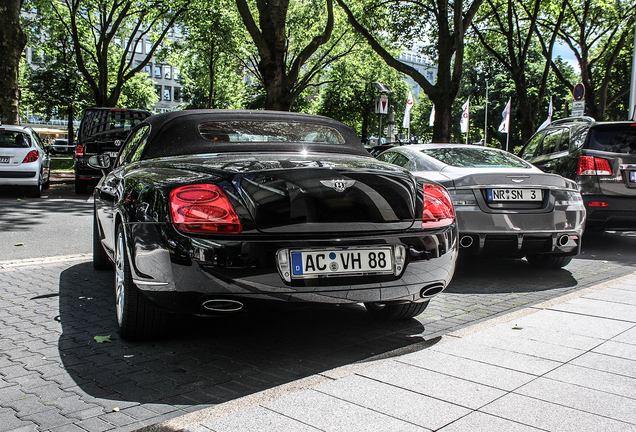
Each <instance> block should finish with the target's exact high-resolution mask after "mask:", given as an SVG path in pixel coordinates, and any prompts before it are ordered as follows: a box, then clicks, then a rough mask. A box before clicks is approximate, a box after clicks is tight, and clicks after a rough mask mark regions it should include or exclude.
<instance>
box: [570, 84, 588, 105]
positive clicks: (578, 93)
mask: <svg viewBox="0 0 636 432" xmlns="http://www.w3.org/2000/svg"><path fill="white" fill-rule="evenodd" d="M572 94H573V95H574V100H576V101H580V100H583V97H584V96H585V86H584V85H583V84H581V83H578V84H577V85H575V86H574V91H573V92H572Z"/></svg>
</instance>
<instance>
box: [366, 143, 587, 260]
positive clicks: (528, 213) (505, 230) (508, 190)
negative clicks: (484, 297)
mask: <svg viewBox="0 0 636 432" xmlns="http://www.w3.org/2000/svg"><path fill="white" fill-rule="evenodd" d="M378 159H379V160H382V161H385V162H390V163H393V164H396V165H399V166H402V167H404V168H406V169H408V170H409V171H411V173H412V174H414V175H415V176H419V177H424V178H428V179H431V180H435V181H437V182H439V183H440V184H442V185H443V186H445V187H446V188H447V189H448V191H449V192H450V195H451V197H452V200H453V204H454V206H455V212H456V215H457V226H458V228H459V238H460V240H459V244H460V251H461V252H460V253H461V254H478V253H479V254H488V255H503V256H510V257H519V258H520V257H526V259H527V260H528V261H529V262H530V263H531V264H535V265H537V266H540V267H548V268H558V267H563V266H565V265H567V264H568V263H569V262H570V261H571V260H572V257H573V256H574V255H577V254H578V253H579V252H580V250H581V236H582V234H583V227H584V224H585V208H584V207H583V201H582V199H581V195H580V194H579V192H578V190H577V186H576V184H575V183H574V182H573V181H572V180H568V179H566V178H564V177H561V176H558V175H555V174H546V173H543V172H541V171H540V170H539V169H537V168H536V167H533V166H532V165H530V164H529V163H527V162H525V161H523V160H521V159H519V158H518V157H516V156H514V155H512V154H510V153H508V152H504V151H501V150H498V149H494V148H489V147H481V146H475V145H462V144H413V145H407V146H402V147H395V148H393V149H390V150H387V151H385V152H384V153H382V154H380V155H379V156H378Z"/></svg>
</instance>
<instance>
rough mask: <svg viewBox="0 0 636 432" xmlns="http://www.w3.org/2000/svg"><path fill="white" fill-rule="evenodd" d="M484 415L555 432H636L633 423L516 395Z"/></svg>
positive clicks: (494, 403)
mask: <svg viewBox="0 0 636 432" xmlns="http://www.w3.org/2000/svg"><path fill="white" fill-rule="evenodd" d="M481 411H483V412H485V413H488V414H491V415H495V416H498V417H503V418H506V419H510V420H512V419H514V420H516V421H519V422H521V423H523V424H526V425H529V426H533V427H536V428H539V429H543V430H546V431H551V432H566V431H567V432H578V431H612V432H628V431H632V432H633V430H634V425H633V424H630V423H625V422H621V421H618V420H614V419H611V418H607V417H604V416H598V415H594V414H590V413H587V412H584V411H579V410H576V409H573V408H569V407H565V406H562V405H559V404H554V403H549V402H545V401H541V400H538V399H534V398H530V397H527V396H522V395H518V394H514V393H510V394H508V395H507V396H504V397H503V398H501V399H498V400H496V401H495V402H493V403H491V404H489V405H486V406H485V407H484V408H482V409H481ZM546 413H550V415H546Z"/></svg>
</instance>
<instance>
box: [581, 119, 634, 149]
mask: <svg viewBox="0 0 636 432" xmlns="http://www.w3.org/2000/svg"><path fill="white" fill-rule="evenodd" d="M589 136H590V140H589V146H588V148H589V149H591V150H600V151H606V152H612V153H636V124H634V125H630V124H624V125H623V124H612V125H598V126H594V127H593V128H591V129H590V132H589Z"/></svg>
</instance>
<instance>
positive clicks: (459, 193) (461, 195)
mask: <svg viewBox="0 0 636 432" xmlns="http://www.w3.org/2000/svg"><path fill="white" fill-rule="evenodd" d="M448 193H449V194H450V196H451V199H452V200H453V205H455V206H462V205H464V206H475V205H477V199H476V198H475V194H474V193H473V191H472V190H462V189H450V190H449V191H448Z"/></svg>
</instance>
